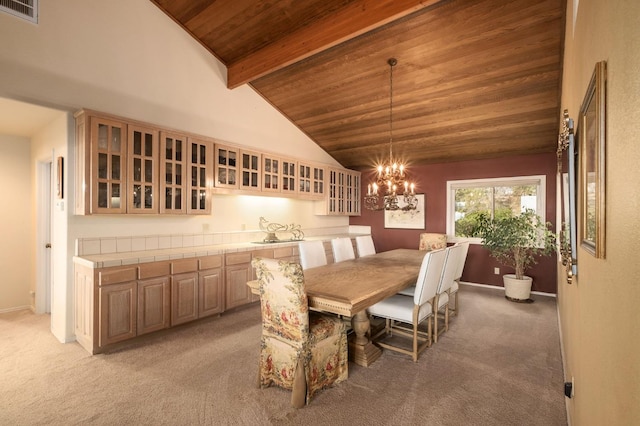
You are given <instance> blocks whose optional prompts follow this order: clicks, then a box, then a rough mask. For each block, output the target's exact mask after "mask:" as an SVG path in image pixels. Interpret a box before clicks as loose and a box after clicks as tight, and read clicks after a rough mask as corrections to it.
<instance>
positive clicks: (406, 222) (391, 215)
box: [384, 194, 425, 229]
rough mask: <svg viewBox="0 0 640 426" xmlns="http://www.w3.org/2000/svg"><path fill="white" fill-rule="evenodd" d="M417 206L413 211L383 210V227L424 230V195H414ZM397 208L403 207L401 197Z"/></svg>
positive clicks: (403, 203)
mask: <svg viewBox="0 0 640 426" xmlns="http://www.w3.org/2000/svg"><path fill="white" fill-rule="evenodd" d="M416 198H417V199H418V206H417V207H416V209H415V210H406V211H405V210H385V211H384V227H385V228H400V229H424V228H425V200H424V194H416ZM398 206H400V208H402V207H404V206H405V202H404V200H403V198H402V197H398Z"/></svg>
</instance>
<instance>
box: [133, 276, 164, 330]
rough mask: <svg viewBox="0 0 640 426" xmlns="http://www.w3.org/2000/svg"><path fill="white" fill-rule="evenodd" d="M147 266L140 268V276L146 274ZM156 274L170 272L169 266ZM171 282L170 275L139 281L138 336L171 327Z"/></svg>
mask: <svg viewBox="0 0 640 426" xmlns="http://www.w3.org/2000/svg"><path fill="white" fill-rule="evenodd" d="M146 266H147V265H145V266H141V267H140V272H139V276H140V277H141V278H142V277H143V276H146V275H155V274H153V273H151V274H145V272H146V270H147V269H150V268H146ZM155 269H156V270H157V272H156V274H158V273H161V272H163V271H164V270H167V271H168V264H163V265H161V266H160V267H158V268H155ZM170 319H171V282H170V279H169V276H168V275H160V276H156V277H153V278H147V279H144V280H139V281H138V324H137V335H138V336H140V335H142V334H146V333H151V332H153V331H158V330H162V329H164V328H168V327H169V326H170Z"/></svg>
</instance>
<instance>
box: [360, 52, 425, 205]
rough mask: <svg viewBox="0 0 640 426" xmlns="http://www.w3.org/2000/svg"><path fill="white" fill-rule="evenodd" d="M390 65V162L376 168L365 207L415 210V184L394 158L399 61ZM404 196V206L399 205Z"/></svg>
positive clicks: (393, 59) (365, 200)
mask: <svg viewBox="0 0 640 426" xmlns="http://www.w3.org/2000/svg"><path fill="white" fill-rule="evenodd" d="M387 63H388V64H389V162H388V163H386V164H380V165H378V166H377V167H376V172H375V173H376V177H375V180H374V181H373V182H371V183H370V184H369V185H368V186H367V195H365V196H364V206H365V208H367V209H369V210H374V211H375V210H415V209H416V207H418V199H417V198H416V194H415V184H413V183H411V182H409V180H408V176H407V174H406V170H405V165H404V164H402V163H401V162H398V161H397V160H394V158H393V67H394V66H396V64H397V63H398V61H397V60H396V59H395V58H390V59H389V60H388V61H387ZM398 196H402V198H403V201H404V206H403V207H400V205H399V204H398V202H399V201H398Z"/></svg>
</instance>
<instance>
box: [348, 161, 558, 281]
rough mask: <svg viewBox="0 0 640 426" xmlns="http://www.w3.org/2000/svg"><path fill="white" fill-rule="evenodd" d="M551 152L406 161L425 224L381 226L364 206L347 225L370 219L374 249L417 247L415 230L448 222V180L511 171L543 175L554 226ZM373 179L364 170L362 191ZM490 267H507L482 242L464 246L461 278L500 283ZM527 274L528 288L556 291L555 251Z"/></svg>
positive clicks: (504, 270) (548, 217)
mask: <svg viewBox="0 0 640 426" xmlns="http://www.w3.org/2000/svg"><path fill="white" fill-rule="evenodd" d="M556 167H557V163H556V154H555V153H546V154H536V155H526V156H516V157H509V159H508V160H505V159H488V160H473V161H464V162H452V163H441V164H431V165H427V166H420V167H411V168H410V173H411V179H412V180H415V181H416V186H417V188H418V189H417V192H418V193H424V194H425V202H426V205H427V208H426V227H425V229H424V230H413V229H400V230H399V229H385V228H384V214H383V213H382V212H372V211H368V210H364V211H363V213H362V216H361V217H354V218H351V220H350V223H351V224H352V225H370V226H371V234H372V236H373V238H374V241H375V244H376V249H377V250H379V251H386V250H391V249H394V248H417V247H418V241H419V238H420V233H422V232H439V233H445V232H446V227H447V217H446V216H447V215H446V214H447V181H450V180H463V179H482V178H496V177H511V176H528V175H546V176H547V186H546V197H547V204H546V207H547V210H546V212H545V214H546V220H547V221H548V222H551V223H552V224H554V226H555V221H556V218H555V211H556V209H555V203H556V199H555V197H556V187H555V185H556ZM372 179H373V173H371V172H369V171H363V174H362V191H363V193H366V191H367V184H368V183H369V182H371V180H372ZM494 267H500V271H501V274H504V273H512V272H513V271H512V270H509V269H508V268H506V267H504V266H502V265H500V264H498V263H497V262H496V261H495V259H493V258H491V257H490V256H489V252H488V251H487V250H486V249H485V248H484V247H482V246H480V245H477V244H472V245H471V246H470V247H469V254H468V255H467V263H466V264H465V268H464V273H463V276H462V279H463V281H469V282H474V283H480V284H489V285H495V286H502V285H503V284H502V275H495V274H494ZM528 275H530V276H532V277H533V278H534V280H533V287H532V290H533V291H541V292H545V293H555V292H556V262H555V257H553V256H551V257H547V258H543V259H541V260H540V262H539V263H538V264H537V265H536V266H534V267H533V268H531V270H530V271H529V272H528Z"/></svg>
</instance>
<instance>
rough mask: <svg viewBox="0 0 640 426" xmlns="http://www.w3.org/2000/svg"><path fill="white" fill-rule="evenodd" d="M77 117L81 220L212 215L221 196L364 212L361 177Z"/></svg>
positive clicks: (82, 114)
mask: <svg viewBox="0 0 640 426" xmlns="http://www.w3.org/2000/svg"><path fill="white" fill-rule="evenodd" d="M75 117H76V163H75V170H76V185H75V186H74V188H75V197H74V199H75V206H74V210H75V213H76V214H81V215H86V214H97V213H99V214H105V213H112V214H113V213H115V214H133V213H143V214H189V215H196V214H198V215H202V214H205V215H206V214H211V211H212V196H213V194H215V193H221V194H233V193H238V194H247V193H250V194H255V195H273V196H285V197H299V198H301V199H309V200H324V201H326V204H327V205H326V208H324V209H322V212H319V213H318V214H331V215H353V214H360V200H359V194H360V188H359V179H360V173H359V172H354V171H351V170H347V169H341V168H339V167H337V168H331V167H329V166H324V165H319V164H313V163H311V162H307V161H304V160H300V159H296V158H292V157H285V156H281V155H276V154H271V153H267V152H260V151H253V150H249V149H243V148H241V147H238V146H233V145H227V144H218V143H215V140H214V139H210V138H206V137H203V136H198V135H194V134H190V133H188V132H181V131H174V130H170V129H166V128H162V127H159V126H155V125H152V124H146V123H142V122H138V121H135V120H129V119H125V118H120V117H116V116H112V115H109V114H104V113H99V112H95V111H91V110H81V111H79V112H77V113H76V115H75Z"/></svg>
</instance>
